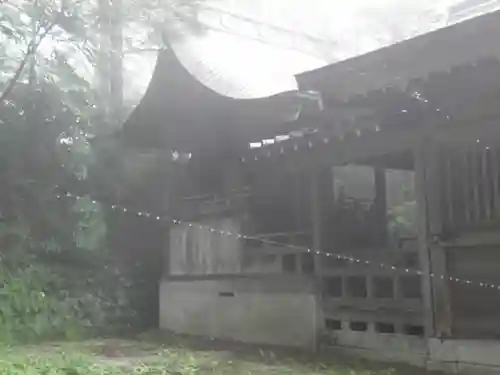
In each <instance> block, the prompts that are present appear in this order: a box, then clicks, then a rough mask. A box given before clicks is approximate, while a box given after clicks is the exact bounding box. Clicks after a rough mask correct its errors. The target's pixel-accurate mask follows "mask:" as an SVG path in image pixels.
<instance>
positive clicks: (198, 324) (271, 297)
mask: <svg viewBox="0 0 500 375" xmlns="http://www.w3.org/2000/svg"><path fill="white" fill-rule="evenodd" d="M280 284H281V286H282V288H280ZM280 289H281V290H280ZM313 291H314V288H313V286H312V283H311V281H309V280H307V279H304V278H290V279H289V280H287V278H283V277H282V278H281V279H280V282H279V283H277V284H276V283H270V282H269V281H267V282H266V280H262V279H261V280H259V279H257V278H233V279H231V278H228V279H224V280H206V279H205V280H191V281H180V280H178V281H174V280H170V281H163V282H162V283H161V285H160V328H161V329H165V330H169V331H173V332H176V333H182V334H190V335H201V336H209V337H213V338H217V339H230V340H236V341H241V342H246V343H260V344H271V345H284V346H296V347H302V348H304V349H311V348H314V346H315V343H316V342H317V337H316V336H317V335H316V327H317V326H318V325H317V322H316V316H317V306H316V298H315V295H314V292H313Z"/></svg>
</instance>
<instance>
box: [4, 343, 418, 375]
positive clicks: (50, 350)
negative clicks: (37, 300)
mask: <svg viewBox="0 0 500 375" xmlns="http://www.w3.org/2000/svg"><path fill="white" fill-rule="evenodd" d="M0 358H2V359H1V360H0V375H3V374H5V375H7V374H8V375H16V374H23V375H24V374H26V375H31V374H51V375H84V374H85V375H94V374H95V375H97V374H109V375H128V374H138V373H139V374H148V375H179V374H182V375H195V374H198V375H208V374H211V375H219V374H220V375H222V374H224V375H228V374H231V375H248V374H252V375H391V374H394V375H398V374H399V372H395V371H394V370H392V369H391V368H390V367H384V366H382V367H380V366H379V367H380V369H379V370H368V369H367V368H368V367H367V366H368V365H369V364H363V363H356V362H351V363H348V362H343V363H337V364H332V363H331V362H330V363H327V362H325V361H321V360H319V359H317V360H306V359H304V360H301V359H292V358H291V356H289V355H277V354H275V353H274V352H272V351H270V350H262V349H257V348H256V349H253V350H248V351H246V352H239V353H234V352H229V351H213V350H192V349H189V348H188V347H180V346H175V347H168V346H161V345H153V344H150V343H147V342H140V341H100V342H97V341H91V342H84V343H79V344H71V343H66V344H64V346H62V345H51V346H44V347H30V348H19V347H13V348H3V349H0ZM412 371H413V372H412V375H416V374H418V371H416V372H415V369H412Z"/></svg>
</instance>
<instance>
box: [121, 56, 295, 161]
mask: <svg viewBox="0 0 500 375" xmlns="http://www.w3.org/2000/svg"><path fill="white" fill-rule="evenodd" d="M302 101H303V99H301V98H299V97H298V96H297V92H295V91H290V92H283V93H280V94H277V95H273V96H270V97H265V98H257V99H234V98H230V97H227V96H223V95H221V94H219V93H217V92H215V91H213V90H212V89H211V88H209V87H208V86H206V85H204V84H203V83H202V82H200V81H199V80H198V79H197V78H195V77H194V76H193V75H192V74H190V73H189V72H188V71H187V70H186V69H185V67H184V66H183V64H182V63H181V62H180V61H179V60H178V58H177V56H176V54H175V52H174V50H173V49H172V48H169V49H167V50H165V51H162V52H161V53H160V54H159V56H158V61H157V65H156V68H155V71H154V73H153V76H152V78H151V82H150V85H149V87H148V89H147V91H146V94H145V95H144V97H143V99H142V101H141V102H140V103H139V105H138V106H137V107H136V108H135V110H134V111H133V112H132V114H131V115H130V117H129V118H128V120H127V121H126V123H125V124H124V127H123V134H122V135H124V136H125V137H126V139H127V140H128V141H130V142H131V143H133V144H134V145H137V146H142V147H147V148H151V147H161V148H172V149H177V150H181V151H192V150H197V149H200V148H210V147H219V146H220V145H221V144H223V143H226V142H231V143H232V144H233V145H234V146H233V147H242V146H243V145H246V144H247V143H248V142H249V141H251V140H255V139H262V138H266V136H273V135H274V133H275V132H276V128H277V127H279V126H282V124H283V123H286V122H289V121H293V120H294V119H295V118H296V117H297V115H298V112H299V108H300V103H301V102H302Z"/></svg>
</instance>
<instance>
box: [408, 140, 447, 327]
mask: <svg viewBox="0 0 500 375" xmlns="http://www.w3.org/2000/svg"><path fill="white" fill-rule="evenodd" d="M439 165H440V164H439V151H438V145H437V143H435V142H432V141H431V140H430V139H427V140H425V139H424V140H423V141H422V142H421V144H420V145H419V146H418V147H417V148H416V149H415V180H416V195H417V207H418V247H419V259H420V265H421V270H422V272H423V275H422V294H423V304H424V314H425V317H424V321H425V331H426V335H427V336H437V337H442V336H449V335H451V323H452V322H451V308H450V300H449V291H448V286H447V283H446V282H445V281H444V280H442V279H441V276H446V262H445V261H446V257H445V256H446V254H445V253H444V249H443V248H442V247H440V246H439V245H437V240H436V239H437V237H438V236H439V235H440V234H441V233H442V230H443V228H442V216H441V214H442V213H441V208H442V205H441V204H440V199H441V197H442V195H441V186H440V181H441V177H442V176H441V171H440V170H439Z"/></svg>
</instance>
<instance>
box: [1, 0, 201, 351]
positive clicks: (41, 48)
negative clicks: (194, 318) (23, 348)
mask: <svg viewBox="0 0 500 375" xmlns="http://www.w3.org/2000/svg"><path fill="white" fill-rule="evenodd" d="M193 3H195V2H194V1H188V2H182V3H181V4H177V3H176V1H175V0H171V1H170V0H161V1H140V2H137V1H131V0H130V1H125V0H124V1H121V2H118V1H116V2H110V1H109V0H99V1H84V2H82V1H80V0H34V1H32V0H19V1H15V2H13V1H6V2H2V1H0V192H1V194H0V342H6V343H13V342H31V341H38V340H46V339H55V338H66V339H76V338H80V337H85V336H89V335H93V334H99V335H106V334H110V335H111V334H114V335H116V334H117V333H120V334H123V333H126V332H128V331H129V330H131V329H142V328H143V327H147V326H148V325H154V324H156V322H155V321H154V316H153V318H152V317H151V312H150V310H156V308H155V303H156V300H157V294H156V293H155V290H156V289H155V288H156V283H157V280H158V277H159V276H158V272H159V271H158V270H157V269H156V268H154V269H153V268H152V266H151V265H154V267H157V265H158V264H161V262H158V259H159V257H160V256H161V254H160V253H159V251H160V250H161V244H158V243H157V242H155V238H152V237H154V235H149V237H151V238H148V239H147V240H145V241H143V242H144V243H143V248H142V249H140V248H138V249H132V250H134V251H135V253H133V252H131V250H130V249H129V248H127V243H128V242H130V238H131V237H132V236H139V237H140V236H142V235H144V237H148V235H147V234H146V235H145V234H144V232H141V227H140V225H136V230H135V231H128V230H127V229H126V226H127V225H130V224H132V225H135V222H134V221H133V220H131V218H130V217H125V218H124V217H117V216H116V215H113V212H112V210H111V209H110V206H111V204H116V203H126V204H128V205H131V206H133V207H136V208H138V209H144V207H143V206H141V204H142V202H141V197H140V195H141V193H142V191H141V190H140V188H141V186H143V185H149V184H150V182H151V181H148V180H147V177H148V176H146V174H145V173H146V172H144V171H150V170H151V169H154V168H155V167H156V166H157V164H155V163H156V162H155V161H153V162H150V161H147V162H145V163H144V162H142V163H137V161H136V160H137V158H138V155H137V153H136V152H133V151H130V150H125V149H124V148H123V147H122V146H120V144H119V142H117V141H116V137H115V136H114V135H113V134H114V132H116V130H117V124H119V122H120V121H121V118H122V114H124V113H126V112H127V111H128V109H127V108H125V106H124V104H123V100H122V98H123V79H122V72H121V69H122V65H123V61H122V59H123V54H124V53H125V52H126V49H137V50H138V51H139V52H140V50H141V49H142V48H146V49H150V48H160V47H162V45H161V39H162V38H161V34H162V33H163V32H164V31H165V30H170V31H178V30H179V27H177V24H175V22H174V21H173V20H172V14H173V13H175V14H177V15H178V16H179V15H183V16H184V17H185V20H186V22H187V21H188V20H189V18H190V17H191V13H192V12H193V11H194V10H193V9H194V8H193V7H192V6H191V5H192V4H193ZM179 17H180V16H179ZM179 17H177V18H179ZM166 21H168V23H166ZM164 22H165V23H166V24H168V27H161V25H162V23H164ZM181 26H182V22H181ZM139 31H140V32H139ZM95 139H97V140H98V141H95ZM93 140H94V141H93ZM148 173H149V172H148ZM144 176H146V179H143V178H142V177H144ZM153 183H154V182H153ZM66 192H71V193H72V194H73V198H69V197H66V196H65V193H66ZM75 194H78V195H79V196H81V197H82V198H81V199H75V198H74V195H75ZM101 200H102V201H103V202H105V204H104V205H102V204H101V203H98V202H97V201H101ZM122 216H123V215H122ZM150 226H151V225H150ZM127 235H128V236H130V237H127ZM118 237H121V240H120V241H116V238H118ZM148 240H149V243H148ZM139 252H140V253H139ZM146 276H147V277H146ZM148 299H149V300H148ZM139 307H142V310H141V309H140V308H139Z"/></svg>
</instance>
